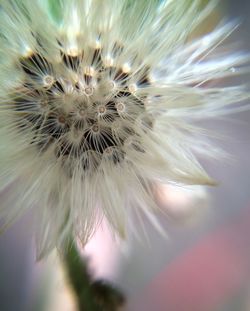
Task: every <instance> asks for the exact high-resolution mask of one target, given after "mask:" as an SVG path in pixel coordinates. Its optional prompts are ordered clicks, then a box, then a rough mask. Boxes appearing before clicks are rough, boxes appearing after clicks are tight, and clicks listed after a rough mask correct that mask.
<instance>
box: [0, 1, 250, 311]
mask: <svg viewBox="0 0 250 311" xmlns="http://www.w3.org/2000/svg"><path fill="white" fill-rule="evenodd" d="M222 2H223V4H224V2H225V3H226V2H227V3H228V4H229V10H228V12H229V14H230V15H231V16H232V17H241V18H242V21H243V23H242V26H241V29H240V30H239V31H237V32H236V33H235V34H234V36H235V38H236V39H238V41H241V42H242V41H243V46H245V48H246V49H248V50H249V51H250V42H249V32H250V20H249V13H250V3H249V1H247V0H241V1H239V0H238V1H235V0H231V1H227V0H225V1H224V0H222ZM233 118H234V119H235V120H237V122H235V121H232V122H227V123H225V124H223V127H222V128H223V133H225V134H227V135H228V136H229V137H230V139H226V140H225V142H224V143H223V145H224V147H225V149H226V151H228V152H229V153H230V154H233V155H234V158H235V159H236V160H235V161H234V162H232V163H231V164H229V165H228V164H227V163H226V164H218V163H215V164H213V165H210V164H207V168H208V170H209V172H210V174H211V175H212V176H213V177H215V178H216V179H217V180H219V181H220V183H221V184H220V186H219V187H218V188H216V189H213V190H211V194H212V196H213V198H214V208H213V211H216V212H214V213H212V216H210V218H209V221H207V222H206V223H205V224H204V225H203V226H198V227H193V228H185V229H183V228H182V229H181V228H180V227H177V228H174V227H173V228H170V233H171V242H166V241H165V240H164V239H162V238H160V237H159V235H158V233H156V232H155V231H154V230H152V229H151V228H149V235H150V242H151V247H150V248H149V247H148V246H143V244H142V243H137V242H134V243H133V246H132V250H131V256H130V257H129V258H127V257H124V258H122V262H121V271H120V274H119V275H118V276H117V278H116V281H117V282H118V284H120V286H121V287H122V288H123V290H124V291H125V292H126V293H127V294H128V295H129V297H130V299H131V300H133V301H135V300H136V296H137V293H138V292H139V291H141V290H142V289H143V287H144V286H146V285H147V284H148V283H149V282H150V281H151V280H152V279H153V278H154V276H155V275H157V274H158V273H160V271H161V270H162V269H163V268H164V267H165V266H166V265H167V264H168V263H169V262H170V261H172V260H173V259H174V258H175V257H177V256H178V255H180V254H181V253H182V252H183V251H184V250H185V249H187V248H189V247H190V246H191V245H193V244H194V243H195V242H196V241H197V240H199V239H201V238H202V237H203V236H204V235H205V234H207V232H209V231H212V230H213V229H214V228H217V227H219V226H220V225H221V224H223V223H225V221H226V220H227V219H230V218H234V217H236V215H237V214H238V213H239V211H240V210H242V209H244V208H246V207H247V205H248V206H249V205H250V165H249V154H250V135H249V134H250V112H244V113H238V114H237V115H235V116H233ZM231 119H232V118H231ZM151 231H152V232H151ZM249 248H250V245H249ZM0 253H1V254H0V310H1V311H27V310H29V309H30V302H31V301H32V299H33V297H32V288H33V286H34V280H33V275H34V271H35V269H36V266H35V264H34V252H33V248H32V240H31V236H30V230H29V217H25V218H24V219H22V220H20V221H19V222H18V223H17V224H15V225H14V226H13V227H12V228H10V229H9V230H8V231H7V232H6V233H5V234H3V235H1V236H0ZM133 306H136V307H133V308H136V309H134V310H133V311H141V310H143V309H142V304H140V302H134V303H133ZM166 308H167V307H166ZM148 310H164V307H163V306H162V308H160V306H159V307H158V306H152V308H151V309H150V307H149V309H148ZM236 310H237V311H246V310H243V309H242V310H241V309H239V307H236V306H231V307H230V306H227V307H226V309H225V311H236ZM55 311H57V310H55ZM169 311H172V310H169ZM200 311H203V310H200Z"/></svg>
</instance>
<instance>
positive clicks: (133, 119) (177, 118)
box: [0, 0, 249, 256]
mask: <svg viewBox="0 0 250 311" xmlns="http://www.w3.org/2000/svg"><path fill="white" fill-rule="evenodd" d="M215 5H216V3H215V1H210V2H209V4H208V5H205V6H204V5H202V1H201V0H193V1H187V0H178V1H171V0H166V1H157V0H147V1H144V0H138V1H129V0H127V1H126V0H124V1H121V0H105V1H101V0H71V1H66V0H65V1H64V0H61V1H60V0H58V1H49V0H48V1H39V0H34V1H30V0H21V1H17V0H16V1H14V0H13V1H9V0H2V1H1V5H0V29H1V33H0V78H1V86H0V191H1V192H2V195H1V198H2V200H1V201H2V202H1V213H0V216H1V218H3V219H4V223H5V224H6V225H8V224H9V223H11V222H12V221H13V220H15V219H16V217H17V216H19V215H20V214H21V213H23V212H24V211H25V210H27V209H30V208H33V209H34V210H35V213H36V214H37V219H38V221H37V226H36V227H37V236H38V254H39V256H41V255H43V254H44V253H46V252H48V251H49V250H50V249H51V248H53V247H54V246H60V245H61V244H62V243H63V242H64V241H65V239H66V237H67V236H68V235H70V234H73V235H75V236H77V237H79V238H80V239H81V240H82V241H83V242H85V241H87V240H88V238H89V236H90V235H91V234H92V233H93V231H94V230H95V229H96V226H97V224H98V219H100V218H101V217H103V216H105V217H106V218H107V219H108V221H109V224H110V226H111V227H112V229H113V230H114V231H115V232H118V233H119V234H120V236H122V237H125V236H126V232H127V230H128V228H129V226H130V214H131V212H132V213H134V212H135V213H137V212H138V213H140V212H141V211H142V212H145V213H146V215H147V216H148V217H149V218H150V219H151V220H152V221H153V222H154V221H155V219H154V216H153V211H154V210H155V209H156V206H155V203H154V195H153V188H154V187H153V185H154V183H155V182H156V181H157V183H159V182H161V183H175V184H181V185H190V184H191V185H193V184H194V185H196V184H198V185H210V184H213V180H212V179H211V178H210V177H209V176H208V175H207V173H206V172H205V170H204V169H203V168H202V167H201V165H200V164H199V162H198V161H197V159H196V155H197V154H199V153H202V154H203V155H204V154H206V155H208V156H213V148H212V147H211V146H210V145H209V142H208V137H207V135H206V132H205V131H204V130H202V129H201V128H200V127H198V126H197V127H196V126H195V124H194V121H195V120H200V119H204V118H215V117H216V116H218V115H221V114H225V113H229V112H231V111H234V109H236V110H237V109H241V107H242V104H240V102H243V101H244V100H245V99H247V98H248V97H249V93H248V91H247V90H246V88H245V87H244V86H242V85H232V83H231V84H228V85H227V86H226V85H223V82H224V81H225V79H227V78H231V77H233V76H235V75H240V74H242V73H243V72H244V71H246V70H247V69H244V64H245V63H247V61H248V56H246V55H244V54H243V53H238V52H237V53H236V52H232V51H231V49H230V47H227V46H226V45H225V44H224V43H225V41H226V39H227V37H228V36H229V35H230V34H231V32H232V31H233V30H234V28H235V24H232V23H221V24H219V25H218V26H216V27H215V28H214V30H213V31H212V32H210V33H207V34H206V35H205V36H194V35H193V34H194V33H195V31H196V30H197V29H198V28H199V27H200V25H202V22H203V21H204V19H205V18H207V17H208V16H209V14H211V12H212V11H213V10H214V8H215Z"/></svg>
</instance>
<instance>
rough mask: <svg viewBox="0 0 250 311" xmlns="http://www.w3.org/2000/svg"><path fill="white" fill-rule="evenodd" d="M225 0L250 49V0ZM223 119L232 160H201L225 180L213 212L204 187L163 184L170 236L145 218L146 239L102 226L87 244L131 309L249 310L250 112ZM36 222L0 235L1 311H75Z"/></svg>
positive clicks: (96, 265)
mask: <svg viewBox="0 0 250 311" xmlns="http://www.w3.org/2000/svg"><path fill="white" fill-rule="evenodd" d="M221 2H222V4H223V10H224V11H225V12H223V14H222V15H225V16H230V18H232V19H234V18H239V20H240V21H241V26H240V27H239V29H238V30H237V31H236V32H235V33H234V34H233V36H232V41H237V42H239V48H240V49H245V50H248V51H249V52H250V40H249V38H250V37H249V32H250V19H249V14H250V2H248V1H247V0H238V1H235V0H223V1H221ZM247 78H249V77H246V79H247ZM249 83H250V82H249ZM218 123H219V122H215V124H212V123H210V124H207V126H208V127H211V128H213V129H214V128H215V126H216V127H218V130H220V132H221V133H223V134H224V135H225V139H224V140H223V141H222V142H221V145H222V146H223V148H224V149H225V150H226V151H227V152H228V153H229V154H231V155H232V160H230V161H226V162H225V163H224V162H223V161H222V162H215V163H206V162H203V164H204V165H205V167H206V168H207V170H208V172H209V173H210V175H211V176H213V178H214V179H215V180H217V181H219V185H218V187H215V188H212V189H209V190H208V191H209V194H210V202H209V209H208V208H206V206H205V204H204V202H203V193H202V192H201V191H200V190H199V189H197V191H191V192H179V191H180V190H177V189H172V188H164V189H161V193H166V194H167V195H166V196H163V197H159V201H161V203H162V205H165V206H167V208H168V212H169V213H170V214H171V215H172V218H173V219H175V221H169V220H166V219H165V218H164V217H161V223H162V225H163V226H164V227H166V228H167V232H168V238H167V239H166V238H164V237H161V236H160V235H159V233H158V232H156V230H155V229H154V228H153V227H152V226H151V225H150V224H149V223H146V230H147V232H148V241H147V243H144V242H142V241H141V242H140V241H135V240H132V239H131V241H130V243H129V245H128V246H126V245H122V244H119V245H117V244H114V242H113V241H112V238H111V237H110V236H109V234H108V232H107V230H106V229H105V225H104V226H103V228H102V229H101V230H100V231H99V232H98V233H97V235H96V236H95V238H94V240H93V241H91V242H90V243H89V244H88V245H87V247H86V250H85V255H86V256H87V257H88V258H89V264H90V269H91V272H92V273H93V275H94V276H96V277H97V278H105V279H108V280H110V281H112V282H114V283H115V284H116V285H117V286H118V287H119V288H120V289H121V290H122V291H123V292H124V293H125V294H126V296H127V301H128V302H127V306H126V310H130V311H151V310H154V311H164V310H168V311H182V310H183V311H250V243H249V236H250V165H249V154H250V111H248V112H241V113H237V114H235V115H232V116H228V117H227V120H225V121H220V124H218ZM194 195H195V197H194ZM164 200H165V201H164ZM194 200H195V202H196V203H197V204H195V206H194V204H193V203H194ZM198 205H200V208H199V209H197V208H196V206H198ZM30 219H31V218H30V215H26V216H25V217H23V218H22V219H21V220H20V221H18V223H16V224H15V225H14V226H13V227H11V228H10V229H9V230H8V231H7V232H6V233H4V234H3V235H1V236H0V310H1V311H29V310H31V311H33V310H41V311H44V310H46V311H57V310H60V311H73V310H75V309H74V308H75V307H74V303H73V302H72V294H71V293H70V291H69V290H68V288H67V286H66V285H67V284H65V280H64V277H63V272H62V269H55V267H57V266H59V264H58V262H57V260H56V258H55V256H53V254H52V255H51V256H50V258H49V260H48V261H42V262H39V263H36V262H35V252H34V243H33V240H32V236H31V229H30V225H29V223H30ZM104 238H105V243H103V239H104ZM93 254H95V255H94V256H93Z"/></svg>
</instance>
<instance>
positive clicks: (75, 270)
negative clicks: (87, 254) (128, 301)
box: [64, 241, 125, 311]
mask: <svg viewBox="0 0 250 311" xmlns="http://www.w3.org/2000/svg"><path fill="white" fill-rule="evenodd" d="M64 264H65V268H66V270H67V274H68V278H69V280H70V282H71V285H72V288H73V290H74V292H75V294H76V297H77V302H78V307H79V311H116V310H118V309H119V308H120V307H121V306H123V305H124V303H125V299H124V296H123V295H122V294H121V293H120V291H119V290H117V289H116V288H114V287H113V286H111V285H110V284H108V283H106V282H104V281H102V280H96V281H93V280H92V278H91V276H90V275H89V273H88V267H87V261H86V260H84V258H82V257H81V256H80V255H79V252H78V250H77V247H76V246H75V243H74V242H73V241H72V242H71V245H70V247H68V248H67V249H66V251H65V253H64Z"/></svg>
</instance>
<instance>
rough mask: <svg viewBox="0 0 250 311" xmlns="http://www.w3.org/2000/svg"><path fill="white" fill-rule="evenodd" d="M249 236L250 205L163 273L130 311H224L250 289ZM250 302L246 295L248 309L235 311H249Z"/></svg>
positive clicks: (134, 301) (171, 264)
mask: <svg viewBox="0 0 250 311" xmlns="http://www.w3.org/2000/svg"><path fill="white" fill-rule="evenodd" d="M249 236H250V205H249V208H248V209H247V211H244V212H242V213H241V214H240V215H239V216H237V218H235V219H234V220H233V221H231V222H228V223H226V224H225V225H224V226H223V227H222V228H219V229H217V230H216V231H215V232H213V233H211V234H209V235H208V236H206V237H204V238H203V239H201V240H200V241H199V242H198V243H197V244H196V245H194V246H193V247H192V248H190V249H188V250H187V251H186V252H184V253H183V254H182V255H181V256H179V257H178V258H176V259H175V260H174V261H173V262H172V263H170V264H169V265H168V266H167V267H166V268H165V269H163V270H162V271H161V272H160V274H159V275H158V276H157V277H156V278H155V279H154V280H153V281H152V282H151V283H150V284H149V285H148V286H146V288H145V289H144V290H143V291H142V292H141V293H140V294H138V295H137V296H136V298H135V299H134V300H133V301H131V302H130V307H129V310H144V311H147V310H148V311H149V310H155V311H161V310H162V311H164V310H169V311H217V310H222V309H221V308H222V307H223V306H225V305H226V304H227V303H229V302H230V300H231V299H232V298H233V297H235V296H237V294H238V293H239V292H240V291H241V290H244V289H245V290H247V289H248V288H249V286H250V245H249ZM248 299H249V296H248V295H247V293H246V295H245V303H244V302H243V301H241V305H242V304H243V303H244V304H245V306H244V307H243V308H242V309H235V311H249V310H250V305H248V304H247V303H248ZM223 310H224V309H223ZM225 310H229V309H225ZM230 310H231V309H230Z"/></svg>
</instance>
